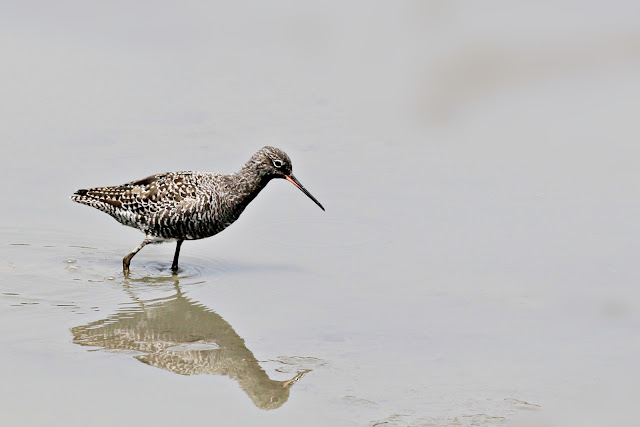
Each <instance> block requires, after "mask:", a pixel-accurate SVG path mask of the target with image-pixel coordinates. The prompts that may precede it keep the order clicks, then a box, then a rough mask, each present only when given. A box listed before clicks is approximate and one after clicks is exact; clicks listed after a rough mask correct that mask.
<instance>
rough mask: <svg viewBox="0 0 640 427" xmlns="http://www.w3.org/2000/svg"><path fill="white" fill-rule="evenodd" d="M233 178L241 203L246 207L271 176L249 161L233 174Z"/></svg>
mask: <svg viewBox="0 0 640 427" xmlns="http://www.w3.org/2000/svg"><path fill="white" fill-rule="evenodd" d="M232 179H233V186H234V188H235V193H236V195H237V197H238V202H239V205H240V206H242V208H243V209H244V208H245V207H246V206H247V205H248V204H249V203H250V202H251V201H252V200H253V199H255V198H256V196H257V195H258V193H260V191H261V190H262V189H263V188H264V187H265V186H266V185H267V183H269V181H270V180H271V177H269V176H266V175H264V174H262V173H260V171H259V170H258V169H257V168H256V166H255V165H254V164H253V163H251V162H248V163H247V164H245V165H244V166H243V167H242V169H240V171H239V172H237V173H235V174H233V175H232Z"/></svg>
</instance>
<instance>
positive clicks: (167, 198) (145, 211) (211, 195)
mask: <svg viewBox="0 0 640 427" xmlns="http://www.w3.org/2000/svg"><path fill="white" fill-rule="evenodd" d="M220 185H221V176H220V175H215V174H207V173H201V172H166V173H160V174H156V175H151V176H149V177H147V178H144V179H141V180H138V181H133V182H128V183H126V184H122V185H118V186H113V187H94V188H89V189H82V190H78V191H76V192H75V194H74V195H73V196H71V199H72V200H73V201H75V202H78V203H81V204H84V205H88V206H91V207H94V208H96V209H98V210H101V211H103V212H106V213H108V214H109V215H111V216H112V217H114V218H115V219H116V220H117V221H118V222H120V223H122V224H124V225H127V226H130V227H134V228H138V229H140V230H142V231H143V232H145V233H147V234H151V235H154V236H158V237H166V238H180V237H182V236H181V235H182V234H184V235H185V238H200V237H199V236H197V235H198V234H202V233H205V234H206V231H205V230H196V229H195V228H197V227H196V225H197V224H195V223H193V224H192V223H190V222H193V221H197V220H198V219H200V220H201V221H205V222H206V219H207V211H210V210H211V208H212V207H213V206H212V201H213V199H215V196H216V194H217V193H218V191H219V186H220ZM202 225H203V224H201V226H202ZM187 235H188V237H186V236H187ZM209 235H211V234H209ZM202 237H207V236H202Z"/></svg>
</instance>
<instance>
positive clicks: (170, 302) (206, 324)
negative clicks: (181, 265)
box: [71, 276, 309, 410]
mask: <svg viewBox="0 0 640 427" xmlns="http://www.w3.org/2000/svg"><path fill="white" fill-rule="evenodd" d="M166 280H167V279H166V278H165V279H162V281H163V282H164V284H166V283H167V282H166ZM172 280H173V281H174V283H173V288H174V289H172V290H173V291H174V292H172V295H170V296H169V297H163V298H155V299H149V300H146V301H143V300H141V299H139V298H137V297H136V295H135V294H134V293H133V291H132V288H131V284H130V283H129V282H136V280H134V279H130V280H129V281H126V282H125V288H126V289H127V291H128V292H129V294H130V296H131V297H132V299H133V300H134V302H135V304H133V305H131V306H130V307H127V309H125V310H123V311H119V312H118V313H117V314H113V315H111V316H109V317H107V318H106V319H104V320H99V321H96V322H92V323H89V324H88V325H85V326H77V327H75V328H72V329H71V332H72V334H73V342H74V343H76V344H80V345H84V346H96V347H102V348H104V349H108V350H129V351H136V352H141V353H142V354H138V355H136V356H134V357H135V358H136V359H138V360H139V361H141V362H143V363H146V364H148V365H151V366H155V367H157V368H162V369H165V370H167V371H170V372H173V373H176V374H180V375H202V374H207V375H223V376H228V377H229V378H231V379H233V380H235V381H237V382H238V384H239V385H240V387H241V388H242V390H244V392H245V393H246V394H247V396H249V397H250V398H251V400H252V401H253V403H254V404H255V405H256V406H257V407H258V408H260V409H264V410H269V409H275V408H279V407H280V406H282V405H283V404H284V403H285V402H286V401H287V400H288V399H289V389H290V387H291V386H292V385H293V384H294V383H295V382H296V381H298V380H299V379H300V378H301V377H302V376H303V375H304V374H305V373H307V372H309V370H305V371H301V372H298V374H297V375H295V376H294V377H293V378H291V379H290V380H287V381H275V380H272V379H270V378H269V376H268V375H267V374H266V372H265V371H264V370H263V369H262V368H261V367H260V365H259V363H258V361H257V360H256V358H255V357H254V355H253V353H251V351H250V350H249V349H248V348H247V347H246V346H245V342H244V340H243V339H242V338H241V337H240V336H239V335H238V334H237V333H236V332H235V331H234V330H233V328H232V327H231V325H230V324H229V323H227V321H225V320H224V319H223V318H222V317H221V316H220V315H219V314H217V313H215V312H213V311H211V310H209V309H208V308H207V307H205V306H203V305H201V304H199V303H197V302H195V301H192V300H190V299H189V298H187V297H185V296H184V295H183V294H182V292H181V290H180V286H179V283H178V278H177V276H174V277H173V278H172ZM137 281H144V282H145V283H146V286H148V285H149V283H148V282H149V278H147V279H146V280H145V279H143V280H137Z"/></svg>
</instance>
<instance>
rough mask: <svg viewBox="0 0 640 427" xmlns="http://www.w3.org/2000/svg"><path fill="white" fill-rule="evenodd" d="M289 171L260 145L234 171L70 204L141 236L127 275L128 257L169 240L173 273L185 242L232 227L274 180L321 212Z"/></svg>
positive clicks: (80, 195)
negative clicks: (283, 182) (284, 182)
mask: <svg viewBox="0 0 640 427" xmlns="http://www.w3.org/2000/svg"><path fill="white" fill-rule="evenodd" d="M291 168H292V166H291V159H289V156H288V155H287V154H286V153H285V152H284V151H282V150H280V149H278V148H274V147H263V148H261V149H260V150H258V152H256V153H255V154H254V155H253V156H251V158H250V159H249V161H248V162H247V163H245V165H244V166H243V167H242V169H240V171H239V172H237V173H232V174H229V175H223V174H216V173H202V172H166V173H160V174H157V175H151V176H150V177H147V178H144V179H141V180H139V181H133V182H129V183H127V184H123V185H118V186H114V187H95V188H90V189H88V190H78V191H76V192H75V193H74V195H73V196H71V200H73V201H74V202H78V203H82V204H83V205H88V206H91V207H94V208H96V209H99V210H101V211H103V212H106V213H108V214H109V215H111V216H112V217H114V218H115V219H116V221H118V222H119V223H121V224H124V225H127V226H129V227H133V228H137V229H138V230H140V231H142V232H143V233H144V234H145V236H146V237H145V239H144V240H143V241H142V243H140V244H139V245H138V246H137V247H136V248H135V249H134V250H133V251H132V252H131V253H130V254H128V255H127V256H126V257H124V259H123V260H122V269H123V271H124V273H125V274H128V273H129V264H130V263H131V258H133V257H134V255H135V254H137V253H138V251H140V249H142V248H143V247H144V246H145V245H147V244H149V243H162V242H168V241H169V242H170V241H176V242H177V244H176V252H175V255H174V256H173V264H172V265H171V270H172V271H173V272H174V273H175V272H177V271H178V257H179V255H180V246H181V245H182V242H183V241H185V240H196V239H204V238H205V237H210V236H213V235H215V234H218V233H219V232H221V231H222V230H224V229H225V228H227V227H228V226H230V225H231V224H233V222H234V221H235V220H237V219H238V217H239V216H240V214H241V213H242V211H244V209H245V208H246V207H247V205H248V204H249V203H250V202H251V201H252V200H253V199H254V198H255V197H256V196H257V195H258V193H259V192H260V190H262V189H263V188H264V187H265V186H266V185H267V183H268V182H269V181H271V180H272V179H274V178H284V179H286V180H287V181H289V182H290V183H292V184H293V185H295V186H296V187H298V189H300V190H301V191H302V192H303V193H304V194H306V195H307V196H308V197H309V198H310V199H311V200H313V201H314V202H315V203H316V204H317V205H318V206H320V209H322V210H324V207H322V205H321V204H320V202H318V201H317V200H316V198H315V197H313V196H312V195H311V193H309V192H308V191H307V190H306V189H305V188H304V187H303V186H302V184H301V183H300V181H298V180H297V179H296V177H295V176H293V174H292V173H291Z"/></svg>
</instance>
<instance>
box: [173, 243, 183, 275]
mask: <svg viewBox="0 0 640 427" xmlns="http://www.w3.org/2000/svg"><path fill="white" fill-rule="evenodd" d="M182 242H184V240H178V242H177V243H176V253H175V255H174V256H173V264H171V271H172V272H174V273H177V272H178V257H179V256H180V246H181V245H182Z"/></svg>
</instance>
